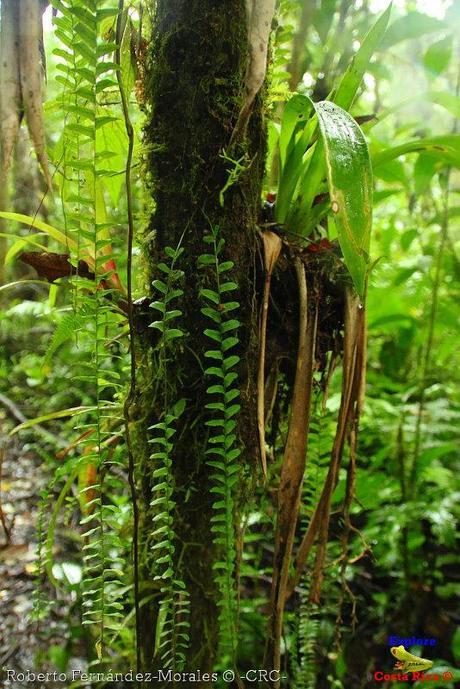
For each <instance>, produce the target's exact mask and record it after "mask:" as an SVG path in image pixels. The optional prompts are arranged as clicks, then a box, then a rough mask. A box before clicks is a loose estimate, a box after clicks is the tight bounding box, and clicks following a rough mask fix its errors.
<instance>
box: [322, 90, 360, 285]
mask: <svg viewBox="0 0 460 689" xmlns="http://www.w3.org/2000/svg"><path fill="white" fill-rule="evenodd" d="M315 108H316V112H317V114H318V120H319V125H320V129H321V134H322V137H323V142H324V150H325V156H326V163H327V177H328V183H329V193H330V197H331V207H332V211H333V213H334V219H335V224H336V227H337V234H338V238H339V243H340V246H341V249H342V252H343V256H344V260H345V263H346V265H347V268H348V270H349V271H350V275H351V277H352V279H353V282H354V285H355V287H356V291H357V292H358V294H359V295H360V297H363V296H364V289H365V281H366V271H367V263H368V260H369V243H370V236H371V226H372V194H373V183H372V170H371V163H370V157H369V152H368V149H367V143H366V140H365V138H364V135H363V133H362V131H361V129H360V127H359V126H358V124H357V123H356V122H355V120H354V119H353V118H352V117H351V115H349V114H348V113H347V112H345V110H343V109H342V108H339V107H338V106H337V105H335V104H334V103H329V102H327V101H323V102H321V103H317V104H316V106H315Z"/></svg>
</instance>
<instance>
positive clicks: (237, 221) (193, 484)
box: [130, 0, 265, 686]
mask: <svg viewBox="0 0 460 689" xmlns="http://www.w3.org/2000/svg"><path fill="white" fill-rule="evenodd" d="M153 4H154V3H153V2H152V5H153ZM155 5H156V11H155V16H154V30H153V36H152V40H151V45H150V52H149V56H148V65H147V80H146V84H145V100H146V109H147V122H146V126H145V138H144V143H145V151H146V172H147V177H148V184H149V188H150V190H151V194H152V198H153V202H154V209H155V210H154V212H153V213H152V216H151V219H150V223H149V226H148V227H147V228H146V236H149V237H152V236H154V237H155V241H154V242H149V243H148V244H147V245H146V277H147V281H148V284H151V281H152V280H153V279H154V278H155V277H157V272H156V264H157V261H158V258H161V257H162V254H163V250H164V247H165V246H171V247H176V246H177V245H178V244H179V242H180V241H182V245H183V246H184V248H185V252H184V258H183V262H182V265H181V269H183V270H184V271H185V285H184V297H183V302H182V304H181V305H180V308H181V309H182V311H183V313H184V316H183V319H182V321H181V323H180V327H181V329H182V330H184V331H186V332H187V333H188V335H187V337H186V338H185V340H184V342H183V343H181V344H180V345H178V346H177V349H176V353H175V355H174V356H175V360H174V362H173V365H171V366H170V370H173V371H174V376H173V378H172V379H171V380H170V381H169V384H170V386H171V389H172V390H176V394H177V398H178V399H179V398H182V397H183V398H186V400H187V408H186V412H185V413H184V415H183V416H181V418H180V420H179V422H178V424H177V435H176V437H177V441H176V444H175V449H174V473H175V481H176V494H175V496H174V497H175V502H176V514H175V524H174V530H175V532H176V533H177V535H178V539H179V543H178V544H177V546H178V547H177V559H178V566H179V569H180V576H181V577H182V578H183V579H184V581H185V583H186V586H187V588H188V590H189V592H190V595H191V620H190V622H191V630H190V632H191V644H190V651H189V662H188V666H189V667H190V668H198V667H199V668H201V669H203V670H209V669H211V668H212V666H213V664H214V662H215V660H216V659H215V653H216V640H217V606H216V601H217V595H218V594H217V591H216V587H215V584H214V578H213V570H212V565H213V563H214V561H215V559H216V553H215V552H214V548H213V546H212V537H211V531H210V518H211V516H212V502H213V500H214V498H213V495H212V494H211V493H210V490H209V489H210V484H209V469H208V468H207V466H206V464H205V455H204V452H205V449H206V439H207V435H208V429H207V427H206V426H205V421H206V417H205V414H204V411H203V410H204V405H205V393H206V387H207V384H206V381H205V378H204V375H203V366H204V356H203V354H204V351H205V349H206V348H208V345H207V343H206V341H205V337H204V335H203V331H204V329H205V328H206V327H207V324H206V320H205V317H204V316H203V315H202V314H201V312H200V298H199V290H200V287H201V286H202V285H203V284H204V283H205V282H206V279H207V278H206V274H202V273H201V272H200V274H198V270H197V259H198V256H199V255H200V254H202V253H203V252H204V244H203V236H204V235H205V234H206V233H207V232H208V231H209V226H210V224H211V225H213V226H215V225H219V227H220V232H221V235H222V236H223V237H224V238H225V241H226V254H227V258H228V259H230V260H232V261H234V263H235V268H234V272H233V275H232V278H233V279H235V281H236V282H237V283H238V285H239V294H238V297H237V298H238V299H239V302H240V304H241V310H240V313H239V319H240V320H241V322H242V324H243V325H242V328H241V329H240V338H241V344H240V350H241V351H240V352H239V353H240V355H241V356H242V363H241V368H240V371H239V373H240V382H241V398H242V400H241V401H242V406H243V412H242V414H241V418H242V419H244V421H243V422H242V423H241V424H240V427H239V435H240V441H241V443H242V446H243V448H244V452H243V455H242V462H243V463H244V465H245V467H246V469H247V471H245V472H244V475H245V476H246V477H247V478H248V479H250V478H251V476H252V475H253V474H254V471H255V470H256V467H257V461H258V459H257V425H256V416H255V411H254V410H255V403H256V389H255V381H256V359H257V310H256V303H255V298H254V277H253V276H254V262H255V247H256V232H255V226H256V221H257V215H258V210H259V204H260V187H261V180H262V175H263V169H264V154H265V137H264V133H263V126H262V112H261V104H260V102H257V103H256V105H255V109H254V113H253V115H252V118H251V121H250V123H249V127H248V131H247V136H246V138H245V140H244V141H243V142H241V143H240V144H239V145H238V149H237V150H233V151H231V152H228V153H230V154H231V155H232V157H233V158H240V157H241V156H242V157H243V159H244V161H245V170H244V171H243V172H242V174H241V175H240V176H239V178H238V180H237V182H236V183H235V184H234V185H233V186H232V187H231V188H229V189H228V191H227V192H226V194H225V203H224V206H223V207H221V205H220V203H219V192H220V190H221V189H222V187H223V186H224V185H225V183H226V180H227V178H228V162H226V161H225V160H224V159H223V157H222V153H223V151H224V150H225V149H226V147H227V146H228V144H229V141H230V137H231V134H232V131H233V127H234V125H235V123H236V121H237V118H238V113H239V108H240V104H241V102H242V97H243V77H244V73H245V69H246V60H247V36H246V14H245V2H244V0H227V1H224V0H221V1H217V0H158V2H156V3H155ZM149 296H153V295H149ZM152 320H153V318H152ZM138 322H139V331H138V341H137V346H136V349H137V350H138V360H137V361H138V382H137V390H136V391H135V397H134V400H133V402H132V405H131V410H130V416H131V418H132V421H131V427H132V432H133V450H134V453H135V461H136V465H137V472H136V473H137V477H138V485H139V488H140V542H141V555H142V556H143V558H142V562H141V578H142V581H141V591H142V595H144V596H146V595H150V594H152V593H155V592H154V591H152V589H151V583H152V582H151V578H150V572H149V566H148V558H147V553H146V550H145V547H146V543H147V540H148V539H147V535H148V533H149V531H150V530H151V522H150V520H151V516H152V515H151V512H150V509H149V502H150V476H151V473H152V471H153V466H152V462H151V460H150V459H149V446H148V432H147V428H148V426H149V425H151V424H153V423H155V422H157V421H158V420H159V419H160V418H161V413H162V410H161V405H159V404H158V403H157V401H156V399H155V394H154V390H155V386H154V380H155V375H156V371H155V365H154V356H153V354H152V352H153V346H154V343H153V342H152V340H151V338H150V337H149V335H148V333H147V334H146V333H145V331H143V323H144V325H145V319H144V321H143V319H142V317H140V318H139V319H138ZM246 485H247V482H246V483H243V484H242V486H241V489H240V490H241V491H242V492H243V491H245V490H246ZM241 497H242V496H240V498H241ZM237 499H238V496H237ZM155 614H156V608H155V599H152V602H151V603H150V604H148V605H144V606H143V607H142V619H141V626H142V632H143V633H142V639H141V642H142V657H143V664H144V666H145V667H146V668H147V667H151V665H152V662H154V660H153V658H152V653H153V642H154V628H155ZM199 686H201V685H199ZM203 686H205V684H203Z"/></svg>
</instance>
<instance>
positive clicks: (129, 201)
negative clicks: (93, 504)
mask: <svg viewBox="0 0 460 689" xmlns="http://www.w3.org/2000/svg"><path fill="white" fill-rule="evenodd" d="M124 12H125V10H124V0H119V2H118V16H117V25H116V44H117V47H116V50H115V62H116V64H117V65H121V41H122V38H123V28H124V27H123V20H124ZM117 81H118V88H119V91H120V98H121V105H122V109H123V119H124V123H125V129H126V134H127V137H128V151H127V156H126V169H125V185H126V205H127V211H128V246H127V251H128V256H127V264H126V270H127V292H128V323H129V339H130V372H131V376H130V388H129V392H128V396H127V399H126V402H125V419H126V445H127V449H128V482H129V486H130V490H131V499H132V504H133V575H134V577H133V578H134V609H135V617H136V664H137V670H139V668H140V643H139V642H140V605H139V509H138V505H137V492H136V481H135V476H134V454H133V449H132V443H131V436H130V431H129V417H128V411H129V405H130V404H131V402H132V400H133V399H134V395H135V391H136V351H135V346H134V314H133V290H132V253H133V241H134V213H133V194H132V181H131V166H132V160H133V151H134V128H133V125H132V122H131V118H130V116H129V104H128V99H127V97H126V93H125V89H124V86H123V80H122V75H121V71H120V70H119V69H118V70H117Z"/></svg>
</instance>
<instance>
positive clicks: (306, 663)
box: [293, 592, 319, 689]
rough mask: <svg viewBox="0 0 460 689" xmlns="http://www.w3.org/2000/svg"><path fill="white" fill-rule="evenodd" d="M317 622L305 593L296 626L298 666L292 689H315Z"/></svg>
mask: <svg viewBox="0 0 460 689" xmlns="http://www.w3.org/2000/svg"><path fill="white" fill-rule="evenodd" d="M318 632H319V620H318V617H317V612H316V611H314V610H312V605H311V603H310V602H309V600H308V594H307V593H306V592H304V593H302V594H301V599H300V606H299V625H298V634H297V641H298V665H297V666H296V669H295V675H294V686H293V689H316V679H317V674H318V663H317V657H316V655H317V649H316V646H317V643H318Z"/></svg>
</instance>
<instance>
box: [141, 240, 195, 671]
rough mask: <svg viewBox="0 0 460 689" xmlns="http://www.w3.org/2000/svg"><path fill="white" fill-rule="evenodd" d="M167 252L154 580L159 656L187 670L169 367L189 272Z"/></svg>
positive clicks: (178, 405) (156, 433)
mask: <svg viewBox="0 0 460 689" xmlns="http://www.w3.org/2000/svg"><path fill="white" fill-rule="evenodd" d="M165 253H166V256H167V257H168V258H169V259H170V265H168V264H167V263H163V262H161V263H159V264H158V266H157V267H158V269H159V270H160V271H161V272H162V273H163V275H164V280H161V279H158V280H154V282H153V287H154V288H155V290H156V291H157V292H158V300H156V301H154V302H152V303H151V305H150V306H151V307H152V308H153V309H154V310H155V311H157V312H158V319H157V320H155V321H154V322H153V323H151V324H150V327H151V328H154V329H155V330H158V331H159V332H160V340H159V343H158V347H157V355H158V375H159V379H160V380H161V390H160V396H161V398H162V399H161V402H162V407H163V414H164V415H163V420H162V421H160V422H159V423H156V424H154V425H153V426H151V427H150V429H149V430H151V431H153V433H152V437H151V439H150V440H149V442H150V444H151V445H152V453H151V455H150V458H151V460H152V463H153V466H155V467H156V468H155V469H154V471H153V474H152V482H153V485H152V499H151V503H150V506H151V508H152V522H153V531H152V533H151V534H150V540H151V551H152V554H153V557H152V569H153V571H154V580H155V581H157V582H159V583H160V591H161V594H162V598H161V604H160V610H159V614H158V624H157V629H156V635H155V652H156V653H158V655H159V657H160V659H161V661H162V664H163V667H165V668H168V669H169V668H170V669H172V670H181V669H183V667H184V664H185V658H186V656H185V653H186V649H187V646H188V641H189V636H188V628H189V621H188V618H189V596H188V593H187V590H186V588H185V584H184V582H183V581H182V580H181V579H180V578H179V576H178V574H177V572H176V558H175V551H176V545H175V543H176V534H175V532H174V524H173V522H174V509H175V502H174V479H173V468H172V463H173V459H172V453H173V438H174V435H175V433H176V428H175V424H176V422H177V419H178V418H179V416H180V415H181V414H182V413H183V411H184V409H185V400H183V399H180V400H178V401H176V402H174V400H173V401H171V400H170V397H171V394H170V391H169V389H168V363H169V356H170V346H171V343H172V342H174V341H176V340H177V339H178V338H181V337H183V336H184V332H183V331H182V330H181V329H180V328H179V327H178V326H177V321H178V320H179V319H180V317H181V316H182V311H181V310H180V309H177V308H175V302H176V301H177V300H178V299H179V298H180V297H181V296H182V294H183V290H182V289H181V287H180V283H181V281H182V278H183V275H184V273H183V272H182V271H181V270H178V269H176V267H175V265H176V262H177V260H178V259H179V258H180V256H181V254H182V253H183V249H181V248H177V249H171V248H170V247H166V249H165Z"/></svg>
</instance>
